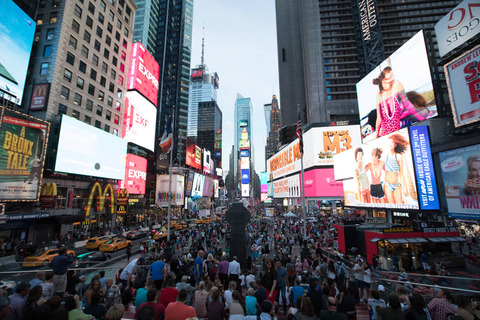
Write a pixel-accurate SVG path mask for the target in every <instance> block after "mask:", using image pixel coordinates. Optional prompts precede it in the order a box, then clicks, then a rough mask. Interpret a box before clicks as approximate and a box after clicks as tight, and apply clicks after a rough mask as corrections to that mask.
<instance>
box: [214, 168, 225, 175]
mask: <svg viewBox="0 0 480 320" xmlns="http://www.w3.org/2000/svg"><path fill="white" fill-rule="evenodd" d="M215 173H216V174H217V176H218V177H223V169H222V168H215Z"/></svg>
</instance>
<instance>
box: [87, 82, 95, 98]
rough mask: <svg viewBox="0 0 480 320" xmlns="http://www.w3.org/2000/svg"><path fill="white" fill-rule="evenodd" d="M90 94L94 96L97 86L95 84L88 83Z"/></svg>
mask: <svg viewBox="0 0 480 320" xmlns="http://www.w3.org/2000/svg"><path fill="white" fill-rule="evenodd" d="M88 94H90V95H92V96H94V95H95V86H94V85H93V84H89V85H88Z"/></svg>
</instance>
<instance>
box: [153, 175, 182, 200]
mask: <svg viewBox="0 0 480 320" xmlns="http://www.w3.org/2000/svg"><path fill="white" fill-rule="evenodd" d="M184 181H185V179H184V177H183V176H182V175H178V174H173V175H172V183H171V185H170V175H168V174H164V175H157V189H156V191H157V194H156V195H155V203H156V204H157V206H159V207H167V206H168V202H169V201H170V205H177V206H182V205H183V204H184V188H185V182H184ZM169 188H171V189H170V190H171V194H172V195H173V198H172V197H170V198H171V199H169V197H168V189H169Z"/></svg>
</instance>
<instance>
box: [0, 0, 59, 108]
mask: <svg viewBox="0 0 480 320" xmlns="http://www.w3.org/2000/svg"><path fill="white" fill-rule="evenodd" d="M1 7H2V10H0V21H1V26H2V28H0V52H1V53H2V56H1V59H0V90H1V91H3V92H4V94H3V99H4V100H7V101H11V102H13V103H16V104H19V105H20V104H22V98H23V89H24V87H25V78H26V75H27V68H28V62H29V60H30V53H31V52H32V43H33V36H34V34H35V27H36V23H35V22H34V21H33V20H32V19H30V17H29V16H28V15H27V14H26V13H25V12H23V10H22V9H20V8H19V7H18V6H17V5H16V4H15V3H14V2H13V1H10V0H3V1H1ZM50 49H51V48H50Z"/></svg>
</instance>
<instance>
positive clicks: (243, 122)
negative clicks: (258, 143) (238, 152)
mask: <svg viewBox="0 0 480 320" xmlns="http://www.w3.org/2000/svg"><path fill="white" fill-rule="evenodd" d="M238 126H239V127H240V128H245V127H248V120H240V122H239V123H238Z"/></svg>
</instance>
